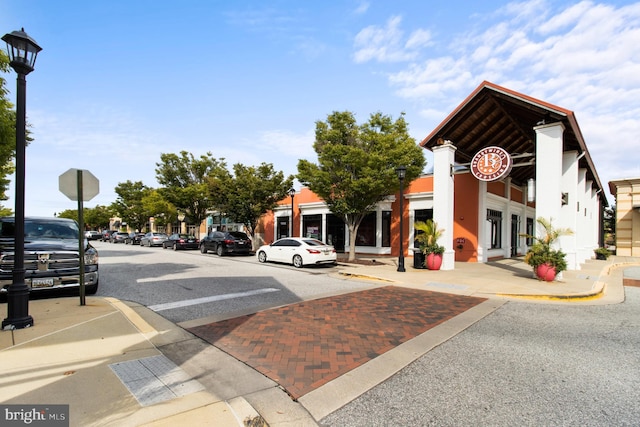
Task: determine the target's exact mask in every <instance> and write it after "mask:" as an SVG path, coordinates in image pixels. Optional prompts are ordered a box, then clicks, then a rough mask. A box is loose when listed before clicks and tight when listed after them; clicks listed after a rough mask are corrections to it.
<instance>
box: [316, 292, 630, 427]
mask: <svg viewBox="0 0 640 427" xmlns="http://www.w3.org/2000/svg"><path fill="white" fill-rule="evenodd" d="M625 289H626V301H625V302H624V303H623V304H617V305H608V306H584V305H580V306H568V305H545V304H539V303H536V304H533V303H531V304H530V303H522V302H509V303H507V304H505V305H503V306H502V307H501V308H499V309H498V310H496V311H495V312H494V313H492V314H491V315H489V316H487V317H486V318H484V319H482V320H481V321H479V322H477V323H476V324H474V325H473V326H471V327H470V328H468V329H467V330H465V331H464V332H462V333H460V334H458V335H457V336H456V337H454V338H452V339H451V340H449V341H447V342H445V343H444V344H442V345H441V346H439V347H437V348H435V349H434V350H432V351H430V352H429V353H427V354H426V355H425V356H423V357H422V358H420V359H418V360H417V361H416V362H414V363H413V364H411V365H409V366H408V367H406V368H405V369H403V370H402V371H400V372H399V373H398V374H397V375H395V376H393V377H392V378H390V379H389V380H388V381H386V382H384V383H382V384H380V385H378V386H376V387H375V388H373V389H371V390H369V391H368V392H366V393H365V394H364V395H362V396H360V397H359V398H357V399H356V400H354V401H352V402H351V403H349V404H348V405H346V406H344V407H343V408H341V409H340V410H338V411H336V412H334V413H333V414H331V415H329V416H327V417H326V418H324V419H323V420H321V424H322V425H323V426H341V427H345V426H638V425H640V288H631V287H627V288H625Z"/></svg>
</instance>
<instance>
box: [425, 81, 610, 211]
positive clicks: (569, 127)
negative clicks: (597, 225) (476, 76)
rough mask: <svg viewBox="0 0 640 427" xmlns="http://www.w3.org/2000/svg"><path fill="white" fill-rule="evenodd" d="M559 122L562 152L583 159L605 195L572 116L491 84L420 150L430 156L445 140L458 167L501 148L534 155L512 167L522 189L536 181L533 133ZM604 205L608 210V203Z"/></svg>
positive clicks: (479, 90)
mask: <svg viewBox="0 0 640 427" xmlns="http://www.w3.org/2000/svg"><path fill="white" fill-rule="evenodd" d="M558 121H560V122H562V123H563V124H564V126H565V132H564V147H563V151H573V150H575V151H577V152H578V155H581V154H584V155H583V156H582V157H581V158H580V160H579V162H580V165H579V166H580V168H584V169H586V170H587V179H588V180H591V181H592V182H593V187H594V188H595V189H596V190H602V189H603V188H602V184H601V183H600V178H599V177H598V174H597V172H596V169H595V167H594V165H593V161H592V160H591V156H590V155H589V151H588V150H587V146H586V144H585V142H584V138H583V137H582V132H581V131H580V127H579V126H578V122H577V120H576V118H575V115H574V114H573V111H570V110H567V109H565V108H562V107H558V106H556V105H553V104H550V103H548V102H544V101H540V100H538V99H535V98H532V97H530V96H527V95H524V94H521V93H518V92H515V91H512V90H510V89H507V88H504V87H501V86H498V85H496V84H493V83H491V82H488V81H484V82H482V84H480V86H478V87H477V88H476V89H475V90H474V91H473V92H472V93H471V94H470V95H469V96H468V97H467V98H466V99H465V100H464V101H463V102H462V103H461V104H460V105H459V106H458V107H457V108H456V109H455V110H454V111H453V112H452V113H451V114H449V116H448V117H447V118H446V119H444V121H443V122H442V123H440V124H439V125H438V126H437V127H436V128H435V129H434V130H433V132H431V134H430V135H429V136H427V137H426V138H425V139H424V140H422V142H421V143H420V145H421V146H422V147H424V148H427V149H429V150H431V149H432V148H433V147H434V146H436V145H438V144H439V143H441V141H442V140H450V141H451V142H452V143H453V145H454V146H455V147H456V148H457V150H456V154H455V156H456V158H455V161H456V163H459V164H464V163H469V162H470V161H471V159H472V158H473V156H474V155H475V153H477V152H478V151H479V150H480V149H482V148H484V147H489V146H499V147H502V148H504V149H505V150H507V152H509V153H510V154H511V155H512V156H515V155H517V154H526V153H530V154H532V155H534V156H532V157H529V158H527V157H522V158H519V159H515V160H514V163H515V164H516V165H518V164H521V163H526V162H527V161H529V160H532V161H531V162H530V163H531V164H529V165H527V166H520V167H514V168H513V169H512V171H511V173H510V175H509V176H510V177H511V178H512V181H513V182H514V183H515V184H518V185H523V184H524V183H525V182H526V181H527V180H528V179H529V178H534V179H535V173H536V171H535V164H534V162H535V141H536V135H535V131H534V130H533V128H534V127H535V126H537V125H538V124H542V123H554V122H558ZM439 140H440V142H439ZM601 199H604V203H605V204H606V198H604V197H602V198H601Z"/></svg>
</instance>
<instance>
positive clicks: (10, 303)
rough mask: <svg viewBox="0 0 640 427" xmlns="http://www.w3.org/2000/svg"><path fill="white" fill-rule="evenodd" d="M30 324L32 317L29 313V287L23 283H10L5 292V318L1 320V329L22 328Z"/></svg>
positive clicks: (31, 324) (31, 323)
mask: <svg viewBox="0 0 640 427" xmlns="http://www.w3.org/2000/svg"><path fill="white" fill-rule="evenodd" d="M16 288H17V289H16ZM31 326H33V317H31V316H30V315H29V288H28V287H27V285H25V284H22V286H20V285H15V284H12V285H11V286H9V291H8V292H7V318H6V319H4V320H3V321H2V329H5V328H8V329H24V328H28V327H31Z"/></svg>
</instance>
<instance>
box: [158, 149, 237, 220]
mask: <svg viewBox="0 0 640 427" xmlns="http://www.w3.org/2000/svg"><path fill="white" fill-rule="evenodd" d="M156 166H157V168H156V179H157V180H158V182H159V183H160V185H163V186H164V187H163V188H160V189H158V191H159V192H160V194H161V195H162V197H163V198H164V199H165V200H167V201H168V202H169V203H171V204H172V205H173V206H175V208H176V209H177V210H179V211H181V212H184V213H185V214H186V215H187V217H188V220H189V222H191V223H193V224H200V223H201V222H202V221H203V220H204V219H205V218H206V217H207V211H208V210H209V209H211V207H212V201H211V200H210V199H209V193H210V190H209V185H208V181H209V177H211V176H216V175H218V174H219V173H220V170H221V169H222V168H226V165H225V163H224V161H223V159H221V160H220V161H218V160H216V159H215V158H213V156H212V154H211V153H207V154H206V155H202V156H200V157H199V158H195V157H194V156H193V154H191V153H188V152H186V151H181V152H180V156H178V155H177V154H166V153H165V154H161V155H160V163H156Z"/></svg>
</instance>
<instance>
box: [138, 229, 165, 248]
mask: <svg viewBox="0 0 640 427" xmlns="http://www.w3.org/2000/svg"><path fill="white" fill-rule="evenodd" d="M168 238H169V236H167V235H166V234H165V233H153V232H149V233H147V234H145V235H144V236H143V237H141V238H140V246H149V247H151V246H162V242H164V241H165V240H167V239H168Z"/></svg>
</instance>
